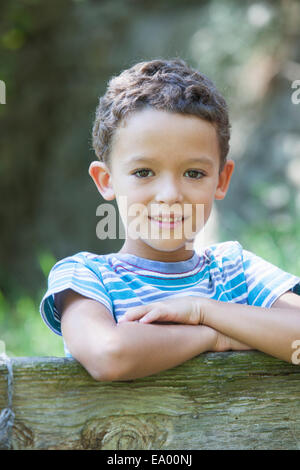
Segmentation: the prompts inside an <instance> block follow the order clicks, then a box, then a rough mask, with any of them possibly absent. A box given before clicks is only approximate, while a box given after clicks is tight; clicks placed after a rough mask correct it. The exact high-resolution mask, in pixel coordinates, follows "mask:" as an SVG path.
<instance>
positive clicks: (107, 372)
mask: <svg viewBox="0 0 300 470" xmlns="http://www.w3.org/2000/svg"><path fill="white" fill-rule="evenodd" d="M114 339H115V338H111V340H110V341H107V342H106V344H105V346H101V347H97V348H96V350H94V351H91V352H90V360H89V361H88V364H87V367H86V369H87V371H88V372H89V374H90V375H91V376H92V378H93V379H94V380H96V381H98V382H112V381H117V380H122V379H123V380H124V377H125V380H126V371H125V369H126V367H125V355H124V354H123V351H122V347H121V344H120V343H119V342H118V341H114ZM124 374H125V375H124Z"/></svg>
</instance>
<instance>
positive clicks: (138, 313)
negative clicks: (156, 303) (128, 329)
mask: <svg viewBox="0 0 300 470" xmlns="http://www.w3.org/2000/svg"><path fill="white" fill-rule="evenodd" d="M148 311H149V307H148V306H147V305H141V306H139V307H130V308H129V309H128V310H127V311H126V312H125V313H124V315H123V316H122V317H121V318H120V319H119V323H122V322H123V321H131V320H139V319H140V318H141V317H143V316H144V315H145V314H146V313H147V312H148Z"/></svg>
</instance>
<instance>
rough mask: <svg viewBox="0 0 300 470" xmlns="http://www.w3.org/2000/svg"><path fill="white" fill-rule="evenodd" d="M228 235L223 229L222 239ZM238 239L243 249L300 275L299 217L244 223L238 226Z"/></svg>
mask: <svg viewBox="0 0 300 470" xmlns="http://www.w3.org/2000/svg"><path fill="white" fill-rule="evenodd" d="M229 238H232V237H228V234H227V233H226V231H225V230H223V233H222V239H223V240H226V239H229ZM238 241H239V242H240V243H241V245H242V246H243V248H244V249H246V250H249V251H252V252H253V253H255V254H256V255H258V256H261V257H262V258H264V259H265V260H267V261H269V262H270V263H272V264H275V265H276V266H278V267H280V268H281V269H283V270H284V271H287V272H289V273H292V274H295V275H296V276H299V275H300V258H299V256H297V253H299V246H300V219H295V220H291V219H289V218H288V217H283V216H282V217H281V218H280V217H277V218H276V219H275V220H266V221H265V222H264V223H263V224H262V223H259V224H251V225H246V224H245V225H244V226H242V227H240V228H239V237H238Z"/></svg>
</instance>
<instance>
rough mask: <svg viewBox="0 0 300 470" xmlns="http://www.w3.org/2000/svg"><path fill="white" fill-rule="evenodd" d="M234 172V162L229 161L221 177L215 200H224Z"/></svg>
mask: <svg viewBox="0 0 300 470" xmlns="http://www.w3.org/2000/svg"><path fill="white" fill-rule="evenodd" d="M233 170H234V161H233V160H227V162H226V163H225V165H224V168H223V170H222V171H221V173H220V175H219V182H218V186H217V189H216V192H215V199H224V197H225V196H226V193H227V190H228V188H229V183H230V179H231V176H232V173H233Z"/></svg>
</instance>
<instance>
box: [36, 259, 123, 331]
mask: <svg viewBox="0 0 300 470" xmlns="http://www.w3.org/2000/svg"><path fill="white" fill-rule="evenodd" d="M65 289H72V290H73V291H75V292H77V293H78V294H81V295H83V296H85V297H88V298H90V299H93V300H97V301H98V302H100V303H102V304H103V305H105V307H106V308H107V309H108V310H109V311H110V313H111V314H112V315H113V317H114V313H113V304H112V300H111V298H110V296H109V294H108V293H107V291H106V289H105V286H104V284H103V282H102V278H101V274H100V272H99V271H98V270H97V269H96V268H95V267H93V264H92V263H91V262H90V261H89V260H88V259H87V258H86V257H85V256H84V254H83V253H78V254H77V255H74V256H70V257H68V258H64V259H63V260H61V261H59V262H58V263H56V264H55V265H54V266H53V268H52V269H51V271H50V274H49V277H48V289H47V292H46V294H45V295H44V297H43V299H42V301H41V304H40V314H41V316H42V319H43V320H44V322H45V323H46V325H47V326H48V327H49V328H50V329H51V330H52V331H53V332H54V333H56V334H57V335H60V336H62V333H61V322H60V314H59V312H58V310H57V308H56V306H55V302H54V295H55V294H57V293H59V292H62V291H63V290H65Z"/></svg>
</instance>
